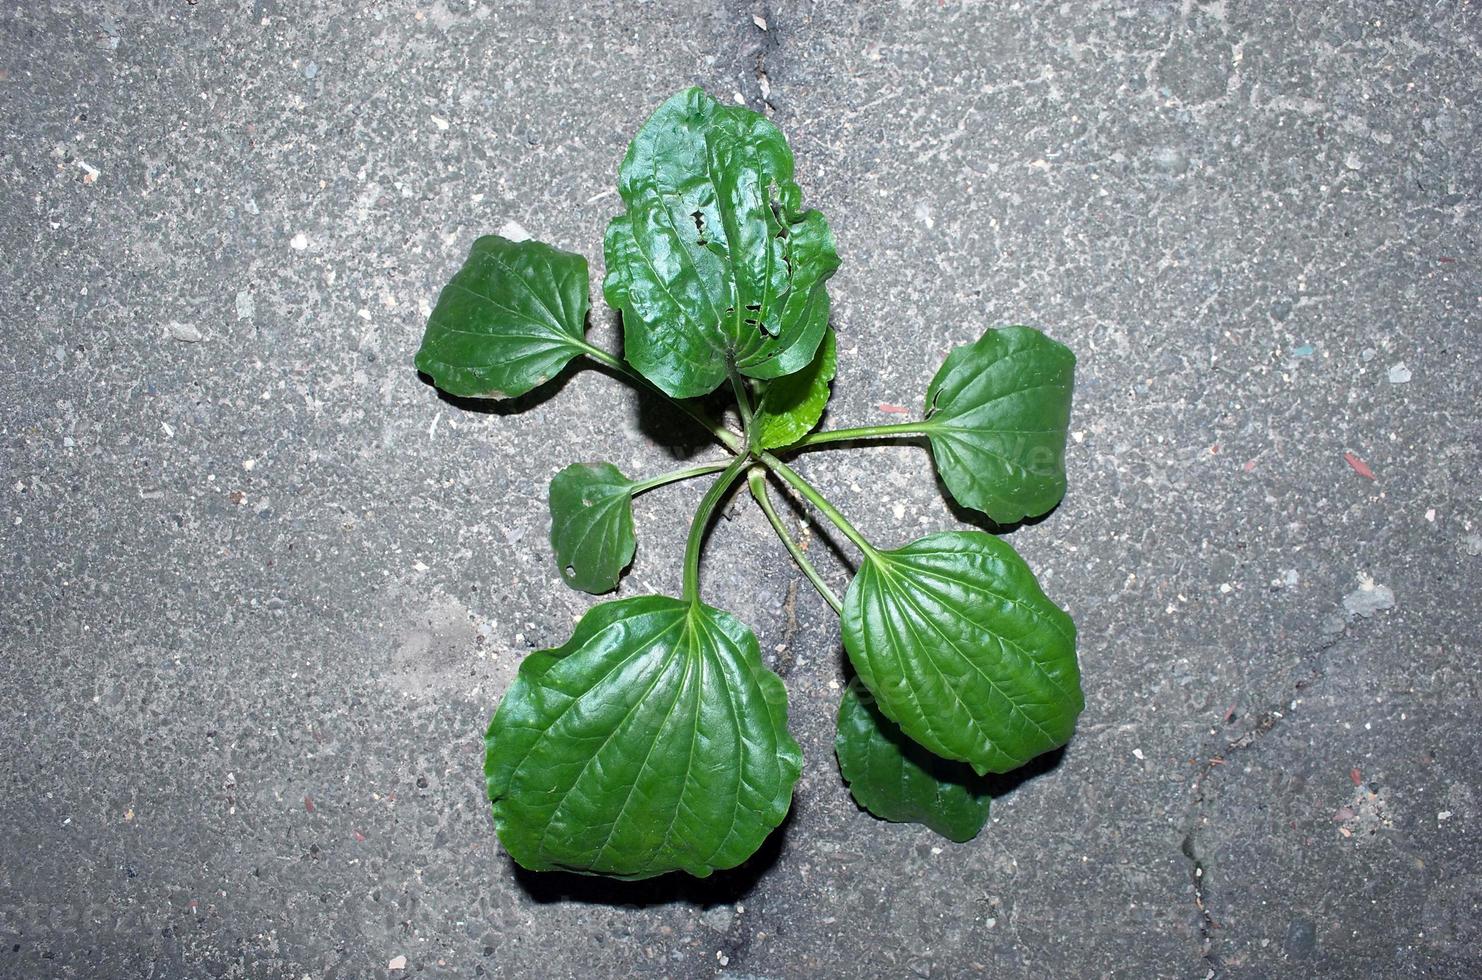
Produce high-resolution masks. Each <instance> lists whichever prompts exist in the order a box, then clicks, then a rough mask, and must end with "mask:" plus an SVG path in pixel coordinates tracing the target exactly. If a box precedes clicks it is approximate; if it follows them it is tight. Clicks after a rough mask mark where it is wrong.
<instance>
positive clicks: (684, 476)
mask: <svg viewBox="0 0 1482 980" xmlns="http://www.w3.org/2000/svg"><path fill="white" fill-rule="evenodd" d="M727 465H729V464H728V463H705V464H704V465H702V466H691V467H689V468H688V469H683V470H674V471H672V472H670V473H660V474H659V475H658V476H655V477H650V478H649V479H647V480H643V481H640V482H638V483H635V484H633V490H632V494H633V496H635V497H636V496H638V495H639V494H640V493H645V492H647V491H649V490H652V489H654V488H655V487H662V486H664V485H666V484H669V483H678V482H679V481H680V480H689V479H693V478H694V477H697V476H704V475H705V474H706V473H719V472H720V471H721V470H723V469H725V468H726V466H727Z"/></svg>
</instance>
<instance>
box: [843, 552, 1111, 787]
mask: <svg viewBox="0 0 1482 980" xmlns="http://www.w3.org/2000/svg"><path fill="white" fill-rule="evenodd" d="M842 630H843V634H844V648H845V649H846V650H847V651H848V652H849V660H850V662H851V663H852V664H853V665H854V669H855V670H856V671H857V672H858V674H859V678H860V680H862V681H863V682H864V683H865V685H866V686H867V687H868V688H869V689H870V691H871V692H873V693H874V695H875V698H876V703H877V704H878V705H879V708H880V710H881V711H882V712H884V713H885V715H886V717H888V718H890V720H891V721H894V722H895V723H896V724H898V725H900V727H901V730H902V731H904V732H905V733H906V735H907V736H908V737H909V738H911V739H913V740H915V741H916V742H919V743H920V744H921V745H923V746H925V747H926V748H927V749H929V750H930V751H932V752H934V753H936V754H937V755H940V756H942V757H944V758H947V759H957V760H960V761H962V762H966V763H968V764H969V765H971V766H972V767H973V769H974V770H976V771H977V772H979V773H987V772H1008V771H1009V770H1011V769H1016V768H1018V767H1019V766H1021V765H1023V764H1024V763H1026V762H1028V761H1029V760H1030V759H1032V758H1034V757H1035V756H1037V755H1039V754H1040V753H1042V752H1047V751H1049V750H1050V749H1053V748H1056V747H1058V746H1061V745H1064V744H1065V743H1066V742H1067V741H1069V739H1070V736H1071V733H1072V732H1073V731H1074V730H1075V720H1076V716H1077V715H1079V714H1080V711H1081V708H1082V707H1084V701H1083V700H1082V698H1081V687H1080V670H1079V668H1078V667H1077V665H1076V656H1075V624H1074V623H1072V622H1071V619H1070V617H1069V616H1067V615H1066V614H1065V612H1064V611H1062V610H1061V609H1060V608H1059V607H1058V606H1056V605H1055V604H1054V603H1053V602H1051V601H1050V600H1049V599H1047V598H1045V594H1044V593H1043V592H1041V591H1040V588H1039V583H1037V582H1036V581H1035V579H1034V573H1032V572H1031V571H1030V570H1029V566H1028V565H1026V564H1025V563H1024V559H1022V558H1020V557H1019V555H1018V553H1017V552H1015V551H1014V549H1013V548H1012V547H1010V546H1009V545H1008V544H1006V543H1005V542H1003V541H1000V540H999V539H997V538H995V537H992V536H991V535H988V534H984V533H983V532H981V531H952V532H946V533H942V534H932V535H929V536H927V537H924V538H921V539H920V540H918V541H913V542H911V543H910V544H908V545H906V546H905V547H903V548H897V549H896V550H894V551H883V552H871V553H868V554H867V556H866V558H865V561H864V563H863V564H862V565H861V566H860V569H859V573H858V574H857V575H855V577H854V581H852V582H850V583H849V592H848V594H847V595H846V596H845V597H844V615H843V619H842Z"/></svg>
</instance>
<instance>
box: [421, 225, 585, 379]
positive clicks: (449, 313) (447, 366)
mask: <svg viewBox="0 0 1482 980" xmlns="http://www.w3.org/2000/svg"><path fill="white" fill-rule="evenodd" d="M588 304H589V301H588V297H587V260H586V259H584V258H582V257H581V256H580V255H573V254H572V253H570V252H562V251H560V250H559V249H555V248H552V247H551V246H549V245H545V244H542V243H540V242H511V241H508V240H506V239H503V238H500V237H499V236H497V235H485V236H484V237H483V238H480V239H479V240H478V241H476V242H474V243H473V248H472V249H471V250H470V251H469V253H468V260H467V261H466V262H464V263H463V268H461V269H459V270H458V272H457V274H456V275H454V276H453V278H452V279H451V280H450V281H449V282H448V284H447V285H446V286H444V287H443V291H442V292H441V293H440V294H438V297H437V305H436V306H434V307H433V308H432V316H430V317H428V319H427V332H426V333H425V334H423V335H422V347H421V349H419V350H418V351H417V358H416V364H417V370H419V371H422V372H424V373H426V374H427V375H429V376H431V378H432V381H433V383H434V384H436V385H437V386H438V387H439V388H441V389H442V390H443V391H446V392H447V393H448V394H450V395H461V396H463V397H466V398H513V397H515V396H516V395H523V394H524V393H525V392H527V391H529V390H530V389H532V388H535V387H537V386H538V385H542V384H545V383H546V382H547V381H549V380H550V379H551V378H553V377H555V375H556V372H557V371H560V370H561V368H563V367H565V366H566V362H567V361H570V360H571V359H572V358H573V357H575V356H576V355H578V354H580V353H582V351H583V350H584V349H586V340H585V334H586V319H587V307H588Z"/></svg>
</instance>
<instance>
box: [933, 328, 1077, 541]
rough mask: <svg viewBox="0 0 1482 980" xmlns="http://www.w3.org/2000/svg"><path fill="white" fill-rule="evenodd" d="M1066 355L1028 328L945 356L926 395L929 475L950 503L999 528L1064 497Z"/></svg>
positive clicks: (998, 333) (997, 333)
mask: <svg viewBox="0 0 1482 980" xmlns="http://www.w3.org/2000/svg"><path fill="white" fill-rule="evenodd" d="M1074 376H1075V355H1074V354H1072V353H1071V352H1070V350H1069V348H1067V347H1065V346H1064V345H1063V344H1059V343H1056V342H1055V341H1053V340H1051V339H1050V338H1049V337H1046V336H1045V335H1044V334H1042V333H1040V332H1039V331H1038V330H1034V329H1031V328H1029V327H1004V328H1002V329H1000V330H990V331H988V332H987V333H985V334H984V335H983V336H982V338H981V339H979V340H978V341H977V342H976V343H973V344H966V345H964V346H962V347H958V348H955V349H954V350H953V351H952V352H951V353H950V354H948V355H947V359H946V360H945V361H944V362H943V363H942V366H941V369H940V370H938V371H937V374H936V377H934V378H932V379H931V385H930V386H929V387H928V388H927V389H926V405H927V416H926V417H927V421H926V423H925V424H924V425H923V426H922V431H923V432H925V433H926V434H927V436H928V437H929V438H930V440H931V449H932V455H933V456H934V457H935V458H936V463H937V470H938V471H939V472H940V473H941V474H942V481H943V482H944V483H946V484H947V489H948V490H949V491H951V493H952V497H953V498H954V499H955V500H956V501H957V502H958V503H960V504H962V505H964V506H966V507H972V508H974V509H975V510H980V511H982V512H983V513H985V514H987V515H988V516H989V517H991V518H993V520H995V521H997V522H998V523H999V524H1012V523H1013V522H1015V521H1018V520H1022V519H1023V518H1025V517H1038V516H1039V515H1041V514H1044V513H1046V512H1047V511H1049V510H1050V509H1051V508H1053V507H1054V506H1055V505H1056V504H1058V503H1059V502H1060V498H1061V497H1063V496H1065V435H1066V429H1067V427H1068V426H1069V425H1070V397H1071V388H1072V386H1073V383H1074Z"/></svg>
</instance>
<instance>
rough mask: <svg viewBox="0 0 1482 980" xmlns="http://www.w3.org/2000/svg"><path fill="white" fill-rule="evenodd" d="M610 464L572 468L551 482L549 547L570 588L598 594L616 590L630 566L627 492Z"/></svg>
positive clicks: (632, 543) (630, 501) (624, 480)
mask: <svg viewBox="0 0 1482 980" xmlns="http://www.w3.org/2000/svg"><path fill="white" fill-rule="evenodd" d="M636 486H637V484H635V483H634V482H633V481H632V480H629V479H628V478H627V477H625V476H623V474H622V473H621V472H619V471H618V468H617V467H616V466H613V465H612V464H611V463H573V464H572V465H570V466H568V467H566V468H565V469H564V470H562V471H561V472H559V473H557V474H556V475H555V478H554V479H552V480H551V492H550V506H551V547H552V548H553V549H554V550H555V552H556V567H557V568H559V569H560V571H561V577H562V578H563V579H565V580H566V584H567V585H570V586H571V587H572V588H576V589H581V590H582V591H583V592H590V593H592V594H593V595H600V594H601V593H603V592H611V591H612V590H613V589H615V588H617V584H618V579H619V578H620V577H621V576H622V574H623V569H625V568H627V567H628V565H629V564H630V563H631V562H632V561H633V552H634V549H635V548H636V547H637V541H636V540H635V539H634V537H633V491H634V488H635V487H636Z"/></svg>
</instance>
